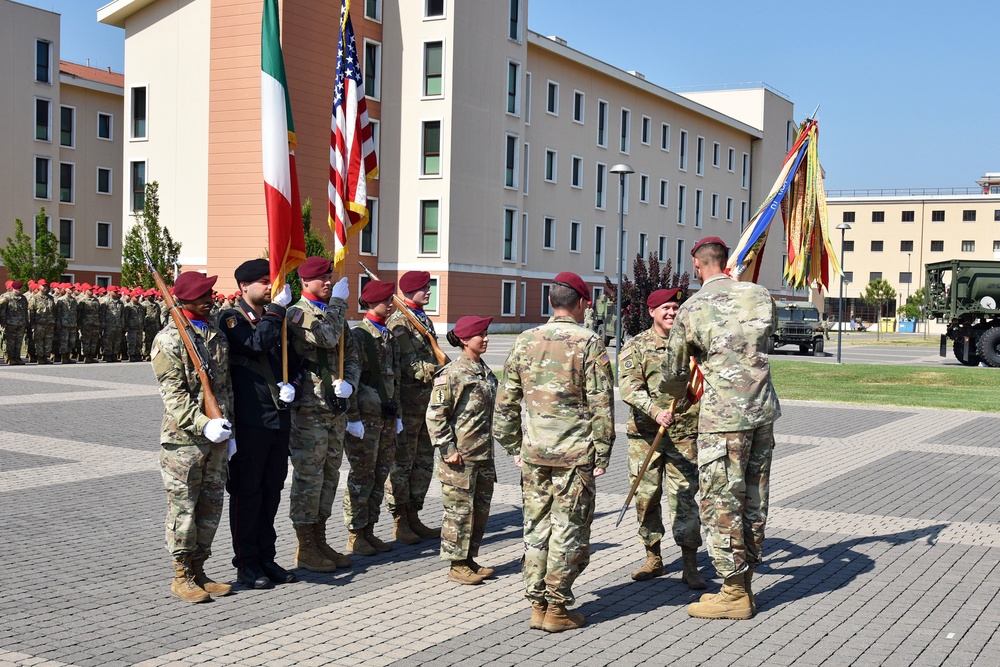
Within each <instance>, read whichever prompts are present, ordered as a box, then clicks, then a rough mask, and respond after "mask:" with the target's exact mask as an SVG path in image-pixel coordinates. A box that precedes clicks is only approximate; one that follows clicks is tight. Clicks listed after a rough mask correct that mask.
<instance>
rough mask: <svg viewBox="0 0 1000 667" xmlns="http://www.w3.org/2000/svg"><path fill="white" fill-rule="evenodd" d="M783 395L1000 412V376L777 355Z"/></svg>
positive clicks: (776, 376) (775, 374) (774, 370)
mask: <svg viewBox="0 0 1000 667" xmlns="http://www.w3.org/2000/svg"><path fill="white" fill-rule="evenodd" d="M771 375H772V378H773V381H774V386H775V389H776V390H777V392H778V397H779V398H787V399H801V400H807V401H808V400H811V401H832V402H835V403H861V404H869V405H900V406H914V407H924V408H944V409H958V410H977V411H980V412H996V411H997V408H998V406H1000V375H998V374H997V369H994V368H978V367H951V368H914V367H912V366H877V365H870V364H842V365H836V364H817V363H812V362H808V361H785V360H783V359H772V361H771Z"/></svg>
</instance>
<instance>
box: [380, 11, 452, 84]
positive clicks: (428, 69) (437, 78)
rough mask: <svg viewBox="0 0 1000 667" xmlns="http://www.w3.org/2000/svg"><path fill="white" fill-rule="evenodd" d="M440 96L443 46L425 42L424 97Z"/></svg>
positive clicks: (439, 43)
mask: <svg viewBox="0 0 1000 667" xmlns="http://www.w3.org/2000/svg"><path fill="white" fill-rule="evenodd" d="M380 1H381V0H380ZM441 95H444V44H443V43H442V42H427V43H426V44H424V97H439V96H441Z"/></svg>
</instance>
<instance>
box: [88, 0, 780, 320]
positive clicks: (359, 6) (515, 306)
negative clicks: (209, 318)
mask: <svg viewBox="0 0 1000 667" xmlns="http://www.w3.org/2000/svg"><path fill="white" fill-rule="evenodd" d="M527 11H528V3H527V0H508V1H505V2H491V3H463V2H456V1H455V0H419V1H413V2H403V1H400V0H364V1H362V0H355V1H354V3H353V9H352V18H353V22H354V27H355V31H356V33H357V42H358V44H357V45H358V51H359V53H363V54H364V63H363V66H364V73H365V89H366V96H367V104H368V113H369V116H370V117H371V119H372V120H373V122H374V129H375V137H376V147H377V153H378V157H379V172H380V177H379V179H378V180H377V181H374V182H373V183H372V184H370V186H369V196H370V199H371V204H372V206H371V208H372V223H371V224H370V226H369V227H367V228H365V230H363V231H362V233H361V234H359V235H358V236H356V237H354V238H353V239H352V241H351V244H350V255H349V258H348V261H347V263H346V275H348V276H350V278H351V282H352V292H353V293H354V294H357V293H358V291H360V287H361V285H362V284H363V280H364V277H363V272H362V271H361V269H360V267H359V265H358V261H363V262H364V263H365V264H366V265H368V266H369V267H370V268H373V269H375V268H376V267H377V269H376V270H377V272H378V273H379V276H380V277H381V278H383V279H388V280H393V279H395V277H396V276H398V275H399V274H400V273H402V272H404V271H407V270H413V269H418V270H426V271H429V272H430V273H431V275H432V277H433V280H434V281H435V287H436V289H435V290H434V292H433V300H432V303H431V304H430V306H429V307H428V310H429V312H430V313H432V315H434V316H435V319H437V320H438V321H439V322H443V323H447V322H454V321H455V320H456V319H457V318H458V317H461V316H462V315H467V314H471V313H476V314H481V315H492V316H494V317H495V318H496V319H495V324H494V326H495V327H496V328H498V329H507V330H518V329H522V328H525V327H527V326H530V325H533V324H535V323H538V322H540V321H544V319H545V318H546V317H547V314H548V306H547V299H546V296H547V290H548V286H549V283H550V282H551V280H552V278H553V277H554V276H555V275H556V274H557V273H558V272H559V271H562V270H572V271H576V272H577V273H579V274H580V275H582V276H583V277H584V279H585V280H586V281H587V282H588V283H589V284H590V285H591V286H592V287H593V289H594V290H595V293H596V292H597V291H599V290H601V289H603V286H604V283H605V278H606V277H608V278H611V280H612V281H614V280H615V277H616V270H617V267H616V259H615V258H616V257H617V256H618V254H619V253H618V247H617V246H618V224H619V200H620V196H621V190H620V188H619V185H620V182H621V181H620V178H619V176H618V175H616V174H614V173H612V172H611V169H612V168H613V167H614V166H615V165H616V164H620V163H624V164H627V165H629V166H630V167H631V168H632V169H633V170H634V173H632V174H630V175H628V176H627V177H625V180H624V193H625V206H624V211H625V215H624V229H625V233H624V235H623V236H624V246H623V252H622V253H621V256H622V257H623V263H624V273H625V274H631V272H632V263H633V261H634V259H635V257H636V254H637V253H640V254H642V255H643V256H647V255H648V254H649V253H657V254H658V255H659V256H661V257H663V258H664V259H670V260H671V261H672V262H673V264H674V267H675V268H676V269H678V270H680V271H681V272H683V271H690V269H691V265H690V255H689V251H690V248H691V247H692V245H693V243H694V241H695V240H697V239H698V238H700V237H702V236H708V235H716V236H720V237H722V238H723V239H725V240H726V241H727V242H729V243H730V244H735V243H736V241H737V240H738V238H739V235H740V230H741V229H742V224H743V223H745V222H746V220H747V219H748V218H749V217H750V216H751V215H752V213H753V210H752V207H753V206H755V202H756V203H759V202H760V201H761V200H762V199H763V197H764V196H765V195H766V194H767V191H768V190H769V188H770V186H771V184H772V183H773V180H774V178H775V177H776V175H777V172H778V169H779V167H780V165H781V159H782V157H783V156H784V154H785V152H786V151H787V149H788V146H789V144H790V141H791V135H792V134H793V132H794V122H793V105H792V103H791V102H790V101H789V100H788V99H787V98H785V97H784V96H782V95H781V94H779V93H777V92H776V91H774V90H772V89H769V88H767V87H763V86H761V87H758V88H754V89H750V90H727V91H705V92H697V93H688V94H684V95H681V94H678V93H675V92H672V91H669V90H666V89H664V88H662V87H659V86H656V85H654V84H652V83H650V82H648V81H646V80H645V78H644V77H643V76H642V75H641V74H639V73H638V72H626V71H623V70H620V69H617V68H615V67H613V66H611V65H608V64H606V63H603V62H601V61H599V60H597V59H594V58H592V57H590V56H588V55H586V54H583V53H580V52H579V51H576V50H574V49H572V48H570V47H569V46H568V45H567V44H566V43H565V41H564V40H560V39H559V38H550V37H545V36H543V35H540V34H537V33H534V32H531V31H530V30H528V29H527ZM260 15H261V3H260V2H259V0H253V1H250V0H192V1H191V2H184V3H181V2H176V1H175V0H115V1H114V2H112V3H111V4H109V5H107V6H106V7H104V8H102V9H101V10H100V11H99V13H98V17H99V19H100V20H101V21H103V22H105V23H109V24H111V25H117V26H120V27H122V28H124V30H125V43H126V49H125V52H126V72H125V77H126V81H125V88H126V108H127V109H129V110H130V111H129V113H130V116H131V118H130V120H131V125H134V124H135V122H136V119H137V118H139V115H141V120H142V121H143V126H142V133H141V136H140V135H139V134H137V133H136V132H134V131H132V132H130V134H129V136H128V137H126V141H125V163H126V165H127V167H128V172H129V174H130V178H131V180H130V188H131V190H130V192H131V191H135V192H139V190H140V185H141V183H144V182H145V181H147V180H156V181H158V182H159V183H160V205H161V222H163V223H164V224H166V225H167V226H168V227H170V229H171V232H172V233H173V234H174V236H175V238H177V239H179V240H181V241H182V242H183V244H184V245H183V248H182V252H181V263H182V264H183V265H185V267H186V268H189V269H199V270H207V271H209V272H211V273H218V274H219V275H220V283H219V284H220V288H221V289H222V290H227V289H229V288H231V287H233V285H234V280H233V278H232V270H233V268H234V267H235V266H237V265H238V264H239V263H240V262H242V261H243V260H245V259H246V258H248V257H255V256H259V255H260V254H261V253H262V252H263V250H264V248H265V246H266V222H265V213H264V206H263V185H262V183H263V176H262V169H261V158H260V151H261V148H260V135H261V133H260V71H259V69H260V56H259V53H260V51H259V49H260V47H259V44H260ZM338 21H339V3H336V2H328V1H321V0H284V1H283V2H281V29H282V43H283V50H284V57H285V67H286V71H287V76H288V85H289V92H290V97H291V102H292V110H293V116H294V120H295V127H296V135H297V140H298V148H297V150H296V159H297V164H298V172H299V179H300V183H299V185H300V191H301V193H302V196H303V199H305V198H306V197H310V198H311V199H312V202H313V227H314V229H326V217H327V216H326V214H325V213H326V201H327V194H326V193H327V180H328V177H329V139H330V115H331V105H332V86H333V80H332V77H333V70H334V61H333V59H334V56H335V55H336V54H335V48H333V46H332V45H333V44H335V42H336V35H337V33H338V29H339V25H338ZM164 53H167V54H174V55H172V57H170V58H164V57H163V54H164ZM137 99H140V100H142V105H141V107H140V111H141V114H140V113H139V112H137V111H136V108H137V107H136V102H135V100H137ZM123 200H124V203H123V214H125V215H127V214H128V213H130V212H131V210H132V209H133V208H136V207H138V206H139V205H140V204H141V202H140V201H135V200H134V199H132V198H131V197H130V196H126V197H124V198H123ZM328 238H329V237H328ZM780 268H781V267H780V259H779V258H777V257H775V258H774V261H773V262H772V263H771V265H769V266H768V268H767V269H766V270H765V273H764V279H763V282H764V283H765V284H766V285H767V286H768V287H771V288H772V289H774V290H775V291H776V293H778V294H782V293H783V292H784V289H783V288H782V286H781V278H780V273H781V271H780ZM358 312H359V313H360V311H358Z"/></svg>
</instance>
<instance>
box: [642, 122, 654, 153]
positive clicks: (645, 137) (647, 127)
mask: <svg viewBox="0 0 1000 667" xmlns="http://www.w3.org/2000/svg"><path fill="white" fill-rule="evenodd" d="M652 125H653V121H652V119H651V118H650V117H649V116H643V117H642V124H641V125H640V128H641V131H640V133H639V134H640V136H639V141H641V142H642V145H643V146H648V145H649V142H650V136H649V135H650V134H652V133H653V129H652Z"/></svg>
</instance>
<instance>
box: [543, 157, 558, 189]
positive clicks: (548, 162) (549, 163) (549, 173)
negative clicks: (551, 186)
mask: <svg viewBox="0 0 1000 667" xmlns="http://www.w3.org/2000/svg"><path fill="white" fill-rule="evenodd" d="M558 167H559V165H558V156H557V155H556V152H555V151H554V150H552V149H551V148H546V149H545V180H546V181H548V182H549V183H555V182H556V174H557V169H558Z"/></svg>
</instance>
